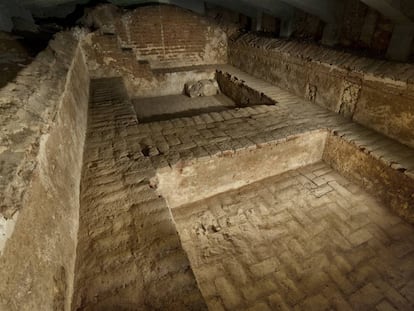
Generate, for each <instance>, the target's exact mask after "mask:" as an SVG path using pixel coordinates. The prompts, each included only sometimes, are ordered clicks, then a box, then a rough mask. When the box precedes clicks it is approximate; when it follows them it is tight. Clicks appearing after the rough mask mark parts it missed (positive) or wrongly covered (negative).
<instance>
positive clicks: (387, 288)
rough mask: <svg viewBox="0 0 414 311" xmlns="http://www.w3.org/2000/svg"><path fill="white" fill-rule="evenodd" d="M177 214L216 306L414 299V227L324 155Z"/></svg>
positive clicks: (412, 304) (347, 306) (343, 305)
mask: <svg viewBox="0 0 414 311" xmlns="http://www.w3.org/2000/svg"><path fill="white" fill-rule="evenodd" d="M173 216H174V219H175V221H176V224H177V228H178V231H179V234H180V237H181V240H182V243H183V246H184V249H185V250H186V252H187V254H188V256H189V259H190V262H191V265H192V267H193V270H194V272H195V274H196V278H197V280H198V283H199V285H200V289H201V291H202V294H203V296H204V297H205V298H206V301H207V304H208V306H209V308H210V309H211V310H289V309H292V310H318V311H319V310H372V309H377V310H394V309H396V310H412V309H413V308H414V297H413V293H412V289H413V279H414V228H413V227H412V226H411V225H409V224H407V223H405V222H404V221H402V220H401V219H400V218H399V217H397V216H395V215H394V214H392V213H391V212H390V211H389V209H388V208H387V207H385V206H383V205H381V204H380V203H378V202H377V201H376V200H375V198H373V197H371V196H370V195H368V194H367V193H365V192H364V191H363V190H362V189H361V188H359V187H358V186H356V185H355V184H353V183H350V182H348V181H347V180H346V179H344V178H343V177H341V176H340V175H339V174H337V173H336V172H335V171H333V170H332V169H331V168H330V167H328V166H327V165H326V164H325V163H322V162H321V163H317V164H315V165H311V166H308V167H305V168H303V169H300V170H297V171H290V172H287V173H285V174H283V175H280V176H276V177H271V178H269V179H266V180H263V181H260V182H256V183H254V184H250V185H248V186H246V187H243V188H241V189H238V190H234V191H231V192H227V193H224V194H220V195H217V196H215V197H211V198H209V199H206V200H204V201H201V202H198V203H194V204H191V205H187V206H183V207H179V208H176V209H173Z"/></svg>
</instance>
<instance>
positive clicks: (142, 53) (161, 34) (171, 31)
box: [88, 5, 227, 68]
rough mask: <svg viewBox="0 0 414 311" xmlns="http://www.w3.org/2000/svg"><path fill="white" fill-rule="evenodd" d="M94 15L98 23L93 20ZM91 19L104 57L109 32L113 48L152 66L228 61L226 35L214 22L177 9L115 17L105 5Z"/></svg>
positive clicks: (146, 10)
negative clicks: (130, 53) (127, 52)
mask: <svg viewBox="0 0 414 311" xmlns="http://www.w3.org/2000/svg"><path fill="white" fill-rule="evenodd" d="M105 10H106V11H108V14H104V12H103V11H105ZM94 14H95V18H96V19H97V21H93V19H94V17H93V16H94ZM102 16H106V17H107V20H106V21H105V20H104V18H103V17H102ZM108 17H109V18H108ZM88 20H89V22H88V23H89V24H90V25H91V24H92V25H95V26H96V25H99V28H100V32H98V33H99V35H97V36H96V38H95V43H97V44H100V45H101V49H100V51H99V52H100V53H103V54H105V53H107V52H108V51H107V43H106V41H108V38H107V36H108V32H109V33H113V34H114V38H113V41H112V44H115V46H113V45H111V46H109V47H110V48H111V49H114V48H117V49H118V50H122V49H124V50H125V49H130V50H131V51H132V52H133V55H134V57H135V59H136V60H141V61H143V60H145V61H148V62H149V63H150V65H151V67H155V68H165V67H181V66H192V65H205V64H217V63H226V62H227V38H226V35H225V33H224V32H223V31H222V30H221V29H220V28H219V27H218V26H217V25H216V24H215V23H214V22H212V21H210V20H208V19H206V18H203V17H201V16H198V15H197V14H195V13H192V12H190V11H187V10H184V9H181V8H178V7H175V6H170V5H154V6H145V7H140V8H137V9H135V10H133V11H129V12H127V13H124V12H121V11H118V12H117V14H115V13H114V9H113V7H112V6H110V5H105V6H100V7H98V8H97V9H96V10H95V11H93V12H91V13H90V15H89V17H88Z"/></svg>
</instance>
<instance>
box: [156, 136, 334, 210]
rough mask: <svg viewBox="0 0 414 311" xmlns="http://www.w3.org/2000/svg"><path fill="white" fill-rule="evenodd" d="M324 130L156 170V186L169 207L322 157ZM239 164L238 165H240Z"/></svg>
mask: <svg viewBox="0 0 414 311" xmlns="http://www.w3.org/2000/svg"><path fill="white" fill-rule="evenodd" d="M325 140H326V131H319V130H317V131H314V132H308V133H304V134H301V135H296V136H292V137H289V139H287V140H286V138H285V139H282V140H280V141H275V142H273V143H269V144H268V145H266V146H263V147H261V148H257V147H256V146H251V147H250V148H249V147H245V148H244V149H241V150H237V151H235V152H231V151H229V152H227V153H224V154H223V155H218V156H214V157H204V158H201V159H197V160H194V161H188V163H178V164H177V165H175V166H172V167H165V168H163V169H159V170H158V171H157V177H158V181H159V185H158V189H159V191H160V193H161V194H162V196H163V197H165V198H166V200H167V202H168V205H169V206H170V208H176V207H179V206H181V205H185V204H187V203H192V202H196V201H199V200H203V199H206V198H208V197H211V196H214V195H216V194H218V193H223V192H226V191H229V190H232V189H237V188H240V187H243V186H245V185H247V184H250V183H252V182H255V181H258V180H261V179H264V178H267V177H271V176H275V175H278V174H281V173H284V172H286V171H289V170H293V169H297V168H299V167H302V166H306V165H309V164H312V163H315V162H318V161H320V160H321V159H322V152H323V149H324V146H325ZM240 168H242V169H240Z"/></svg>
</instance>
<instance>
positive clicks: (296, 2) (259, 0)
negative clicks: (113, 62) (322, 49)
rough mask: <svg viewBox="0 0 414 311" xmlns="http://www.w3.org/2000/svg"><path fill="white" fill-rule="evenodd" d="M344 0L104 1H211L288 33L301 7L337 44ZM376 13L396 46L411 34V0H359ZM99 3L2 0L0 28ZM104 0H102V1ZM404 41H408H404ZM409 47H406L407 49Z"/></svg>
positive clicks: (200, 0) (182, 0) (137, 0)
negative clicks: (272, 20) (387, 23)
mask: <svg viewBox="0 0 414 311" xmlns="http://www.w3.org/2000/svg"><path fill="white" fill-rule="evenodd" d="M345 1H347V0H107V1H106V2H111V3H113V4H116V5H119V6H128V5H138V4H145V3H166V4H168V3H169V4H174V5H177V6H180V7H183V8H186V9H190V10H192V11H195V12H197V13H201V14H203V13H204V9H205V4H213V5H218V6H222V7H225V8H228V9H230V10H232V11H235V12H239V13H242V14H244V15H246V16H250V17H252V18H254V19H258V18H259V19H260V16H261V14H262V13H266V14H268V15H272V16H275V17H277V18H279V19H280V20H281V21H282V23H281V35H282V36H289V35H290V32H291V31H290V28H291V27H290V26H289V25H290V24H289V21H291V20H292V17H293V15H294V12H295V10H298V9H299V10H302V11H304V12H306V13H308V14H311V15H314V16H317V17H318V18H320V19H321V20H322V21H323V22H325V24H326V26H325V29H324V35H323V39H322V43H324V44H327V45H333V44H335V43H336V41H335V40H336V33H337V29H338V24H339V23H340V22H341V20H342V19H343V16H342V15H343V11H344V10H343V8H344V2H345ZM360 1H361V2H363V3H365V4H366V5H368V6H370V7H371V8H373V9H375V10H377V11H378V12H379V13H381V14H382V15H384V16H385V17H387V18H389V19H390V20H391V21H392V22H393V23H394V24H395V27H394V28H395V29H394V34H393V39H392V40H395V43H394V45H395V46H396V47H399V46H400V45H401V42H404V40H405V38H408V37H410V38H411V39H410V42H411V40H412V37H413V36H414V1H413V0H360ZM89 2H94V3H97V2H100V1H99V0H1V1H0V31H1V30H3V31H11V30H12V29H13V27H14V26H15V25H16V21H17V22H19V23H20V25H23V27H26V28H28V29H29V30H33V29H35V27H36V26H35V24H34V20H33V18H32V16H35V17H61V18H62V17H65V16H67V15H68V14H70V13H71V12H73V11H74V10H75V8H76V5H77V4H86V3H89ZM101 2H105V1H101ZM406 41H407V40H406ZM408 48H409V47H407V49H408Z"/></svg>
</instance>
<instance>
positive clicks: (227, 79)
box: [216, 70, 276, 107]
mask: <svg viewBox="0 0 414 311" xmlns="http://www.w3.org/2000/svg"><path fill="white" fill-rule="evenodd" d="M216 79H217V82H218V83H219V86H220V90H221V91H222V92H223V93H224V94H225V95H226V96H228V97H230V98H231V99H232V100H233V101H234V102H235V103H236V105H237V106H239V107H248V106H254V105H274V104H276V102H275V101H274V100H272V99H271V98H270V97H268V96H266V95H265V94H263V93H261V92H258V91H257V90H255V89H253V88H251V87H249V86H247V85H246V84H245V83H244V81H243V80H239V79H237V78H236V77H234V76H231V75H230V74H229V73H226V72H224V71H221V70H218V71H217V73H216Z"/></svg>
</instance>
